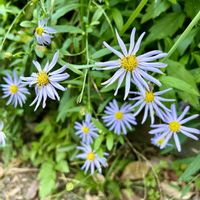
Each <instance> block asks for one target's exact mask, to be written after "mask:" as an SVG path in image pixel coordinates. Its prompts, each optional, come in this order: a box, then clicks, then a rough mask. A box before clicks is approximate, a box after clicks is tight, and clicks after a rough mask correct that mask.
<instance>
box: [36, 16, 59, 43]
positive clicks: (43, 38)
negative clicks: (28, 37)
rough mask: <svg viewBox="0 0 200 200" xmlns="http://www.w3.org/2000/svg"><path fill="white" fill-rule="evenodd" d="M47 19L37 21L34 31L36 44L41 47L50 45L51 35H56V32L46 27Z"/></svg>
mask: <svg viewBox="0 0 200 200" xmlns="http://www.w3.org/2000/svg"><path fill="white" fill-rule="evenodd" d="M47 20H48V19H44V20H39V21H38V27H37V28H36V29H35V37H36V39H37V42H38V43H39V44H42V45H49V44H51V38H52V37H53V36H52V34H55V33H56V30H55V29H53V28H51V27H48V26H46V23H47Z"/></svg>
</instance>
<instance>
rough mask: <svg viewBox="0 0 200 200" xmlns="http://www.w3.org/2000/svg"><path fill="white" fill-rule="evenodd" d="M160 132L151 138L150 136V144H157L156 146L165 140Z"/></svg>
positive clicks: (159, 145)
mask: <svg viewBox="0 0 200 200" xmlns="http://www.w3.org/2000/svg"><path fill="white" fill-rule="evenodd" d="M160 136H161V134H155V136H154V137H153V138H151V144H153V145H155V146H157V147H159V148H160V147H161V145H162V144H163V142H164V141H165V138H163V137H160ZM167 146H172V145H171V144H167Z"/></svg>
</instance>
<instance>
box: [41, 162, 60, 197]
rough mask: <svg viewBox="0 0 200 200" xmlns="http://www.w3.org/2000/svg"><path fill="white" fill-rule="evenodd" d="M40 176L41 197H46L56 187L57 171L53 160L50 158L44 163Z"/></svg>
mask: <svg viewBox="0 0 200 200" xmlns="http://www.w3.org/2000/svg"><path fill="white" fill-rule="evenodd" d="M38 178H39V180H40V184H39V195H40V198H41V199H44V198H45V197H46V196H47V195H49V194H50V193H51V192H52V190H53V189H54V188H55V183H56V172H55V170H54V163H53V162H52V161H50V160H49V161H46V162H44V163H43V164H42V166H41V169H40V172H39V174H38Z"/></svg>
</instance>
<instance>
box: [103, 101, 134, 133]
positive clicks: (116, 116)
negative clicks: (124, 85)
mask: <svg viewBox="0 0 200 200" xmlns="http://www.w3.org/2000/svg"><path fill="white" fill-rule="evenodd" d="M132 111H133V108H132V105H131V104H127V103H124V104H123V105H122V106H121V107H120V108H119V106H118V104H117V101H116V100H115V99H114V100H113V101H112V102H110V103H109V105H108V106H106V108H105V113H106V116H103V117H102V118H103V121H104V123H105V124H106V126H107V127H109V130H110V131H112V130H113V131H114V133H115V134H117V135H120V134H121V133H123V134H124V135H126V134H127V130H126V129H127V128H128V129H129V130H131V129H132V126H133V125H136V124H137V123H136V121H135V117H134V114H133V113H131V112H132Z"/></svg>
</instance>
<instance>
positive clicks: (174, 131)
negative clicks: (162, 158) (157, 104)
mask: <svg viewBox="0 0 200 200" xmlns="http://www.w3.org/2000/svg"><path fill="white" fill-rule="evenodd" d="M189 108H190V107H189V106H187V107H186V108H185V109H184V111H183V112H182V114H181V115H180V116H179V117H178V116H177V113H176V107H175V104H173V105H172V106H171V112H167V113H166V115H165V117H164V118H163V121H164V122H165V124H155V125H151V127H152V128H154V130H151V131H150V132H149V133H150V134H158V133H160V136H159V138H160V139H161V138H163V139H164V142H163V143H162V144H161V146H160V148H161V149H163V148H164V147H165V146H166V145H167V143H168V141H169V140H170V138H171V137H173V138H174V141H175V144H176V147H177V149H178V151H179V152H180V151H181V145H180V141H179V138H178V134H180V133H182V134H184V135H185V136H187V137H189V138H192V139H194V140H198V137H197V136H195V135H193V134H200V130H198V129H196V128H189V127H186V126H184V125H183V124H185V123H186V122H188V121H190V120H192V119H195V118H197V117H198V116H199V115H198V114H196V115H192V116H190V117H187V118H185V119H183V118H184V117H185V115H186V114H187V112H188V111H189ZM192 133H193V134H192Z"/></svg>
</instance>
